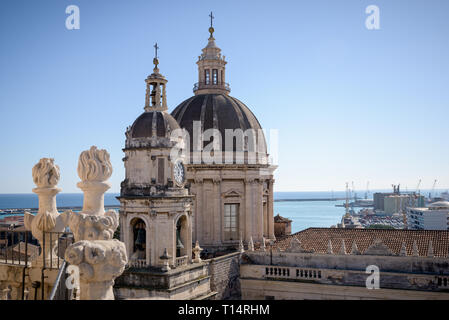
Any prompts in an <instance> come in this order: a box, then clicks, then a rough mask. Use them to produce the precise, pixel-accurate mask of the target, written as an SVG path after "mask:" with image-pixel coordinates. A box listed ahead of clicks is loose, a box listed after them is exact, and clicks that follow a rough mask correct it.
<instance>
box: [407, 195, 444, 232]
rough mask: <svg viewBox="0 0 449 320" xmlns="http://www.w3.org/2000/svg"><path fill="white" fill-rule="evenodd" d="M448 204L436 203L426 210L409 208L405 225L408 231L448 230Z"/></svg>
mask: <svg viewBox="0 0 449 320" xmlns="http://www.w3.org/2000/svg"><path fill="white" fill-rule="evenodd" d="M448 221H449V202H448V201H438V202H434V203H432V204H431V205H429V207H428V208H409V209H408V210H407V224H408V228H409V229H420V230H448Z"/></svg>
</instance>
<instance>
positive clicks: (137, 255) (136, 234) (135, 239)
mask: <svg viewBox="0 0 449 320" xmlns="http://www.w3.org/2000/svg"><path fill="white" fill-rule="evenodd" d="M131 230H132V238H131V239H132V250H133V253H132V255H131V260H144V259H146V252H147V242H146V241H147V230H146V224H145V222H144V221H143V220H142V219H140V218H134V219H133V220H131Z"/></svg>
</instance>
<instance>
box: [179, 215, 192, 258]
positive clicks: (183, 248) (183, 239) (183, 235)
mask: <svg viewBox="0 0 449 320" xmlns="http://www.w3.org/2000/svg"><path fill="white" fill-rule="evenodd" d="M188 241H189V238H188V226H187V218H186V216H182V217H180V218H179V219H178V221H177V222H176V257H182V256H185V255H187V247H188Z"/></svg>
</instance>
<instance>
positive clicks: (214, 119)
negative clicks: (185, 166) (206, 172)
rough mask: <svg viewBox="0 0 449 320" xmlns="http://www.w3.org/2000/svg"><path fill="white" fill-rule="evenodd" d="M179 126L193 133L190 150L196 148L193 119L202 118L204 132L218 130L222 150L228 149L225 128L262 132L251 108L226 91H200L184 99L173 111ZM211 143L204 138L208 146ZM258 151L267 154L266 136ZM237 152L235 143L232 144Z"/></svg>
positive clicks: (191, 134)
mask: <svg viewBox="0 0 449 320" xmlns="http://www.w3.org/2000/svg"><path fill="white" fill-rule="evenodd" d="M171 114H172V116H173V117H174V118H175V119H176V121H177V122H178V124H179V126H180V127H181V128H184V129H186V130H187V132H188V133H189V135H190V150H191V151H193V122H194V121H200V122H201V127H202V131H203V132H204V131H206V130H207V129H212V128H214V129H218V130H219V131H220V134H221V136H222V141H221V144H222V145H221V150H223V151H224V150H225V141H224V140H225V129H233V130H235V129H242V130H243V131H246V130H248V129H254V130H256V133H259V132H261V131H258V130H261V129H262V127H261V126H260V123H259V121H258V120H257V118H256V117H255V116H254V114H253V113H252V112H251V110H250V109H249V108H248V107H247V106H246V105H245V104H244V103H243V102H241V101H240V100H238V99H236V98H233V97H231V96H229V95H227V94H221V93H210V94H198V95H195V96H193V97H191V98H189V99H187V100H185V101H183V102H181V103H180V104H179V105H178V106H177V107H176V108H175V110H173V112H172V113H171ZM208 143H209V142H208V141H205V142H204V144H205V145H207V144H208ZM261 147H262V149H261V150H259V151H260V152H262V153H266V142H265V137H264V136H263V146H261ZM233 151H236V143H235V142H234V143H233Z"/></svg>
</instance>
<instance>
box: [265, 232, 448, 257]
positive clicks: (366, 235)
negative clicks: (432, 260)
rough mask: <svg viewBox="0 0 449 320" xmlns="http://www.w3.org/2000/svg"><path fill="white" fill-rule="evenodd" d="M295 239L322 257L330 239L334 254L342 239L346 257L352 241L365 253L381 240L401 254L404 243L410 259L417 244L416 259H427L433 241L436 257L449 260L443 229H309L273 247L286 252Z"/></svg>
mask: <svg viewBox="0 0 449 320" xmlns="http://www.w3.org/2000/svg"><path fill="white" fill-rule="evenodd" d="M295 238H296V239H297V240H299V241H300V243H301V247H302V248H303V249H304V250H305V251H313V252H314V253H323V254H325V253H327V251H328V245H329V240H330V241H331V243H332V251H333V252H334V253H339V252H340V249H341V247H342V240H344V242H345V248H346V253H347V254H350V252H351V248H352V246H353V242H355V243H356V245H357V249H358V250H359V251H360V253H361V254H364V253H365V251H366V250H367V249H368V248H369V247H371V246H372V245H374V244H375V242H376V240H377V241H379V240H380V241H382V243H383V244H384V245H386V246H387V247H388V249H389V250H390V251H391V252H392V253H393V254H394V255H399V254H400V252H401V248H402V244H403V243H405V245H406V250H407V255H409V256H411V255H413V243H414V242H416V245H417V247H418V253H419V256H427V254H428V249H429V243H430V242H432V247H433V253H434V256H435V257H449V231H446V230H401V229H344V228H308V229H305V230H303V231H300V232H297V233H295V234H292V235H289V236H286V237H284V238H282V239H279V240H277V241H275V242H274V244H273V245H272V247H273V249H279V250H286V249H288V248H289V247H290V245H291V243H292V240H294V239H295ZM367 254H368V253H367Z"/></svg>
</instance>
